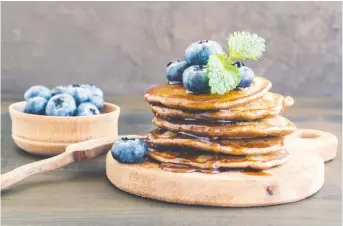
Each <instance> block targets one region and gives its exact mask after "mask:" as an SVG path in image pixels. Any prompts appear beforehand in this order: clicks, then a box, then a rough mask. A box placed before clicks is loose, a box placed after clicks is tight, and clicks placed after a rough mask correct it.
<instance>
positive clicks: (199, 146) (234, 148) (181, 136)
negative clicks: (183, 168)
mask: <svg viewBox="0 0 343 226" xmlns="http://www.w3.org/2000/svg"><path fill="white" fill-rule="evenodd" d="M148 141H149V143H150V144H152V145H155V146H159V147H169V148H175V149H178V148H190V150H193V151H198V150H199V151H207V152H216V153H223V154H230V155H261V154H267V153H271V152H277V151H280V150H282V149H283V148H284V146H283V137H266V138H258V139H256V138H252V139H244V140H238V139H236V140H227V139H211V138H207V137H197V136H194V135H191V134H185V133H174V132H171V131H168V130H165V129H155V130H153V131H151V132H150V133H149V134H148Z"/></svg>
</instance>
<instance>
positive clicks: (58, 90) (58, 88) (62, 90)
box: [51, 86, 67, 96]
mask: <svg viewBox="0 0 343 226" xmlns="http://www.w3.org/2000/svg"><path fill="white" fill-rule="evenodd" d="M66 90H67V87H65V86H56V87H55V88H53V89H52V90H51V96H55V95H57V94H62V93H66Z"/></svg>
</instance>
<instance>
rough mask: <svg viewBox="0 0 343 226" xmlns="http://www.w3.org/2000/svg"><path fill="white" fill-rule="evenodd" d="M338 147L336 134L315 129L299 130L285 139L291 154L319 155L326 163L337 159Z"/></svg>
mask: <svg viewBox="0 0 343 226" xmlns="http://www.w3.org/2000/svg"><path fill="white" fill-rule="evenodd" d="M337 145H338V139H337V137H336V136H335V135H334V134H332V133H328V132H324V131H320V130H314V129H298V130H297V131H296V132H294V133H292V134H291V135H289V136H287V137H286V139H285V146H286V148H287V150H288V151H289V152H291V153H294V152H297V151H309V152H311V153H315V154H319V156H320V157H321V158H322V159H323V160H324V161H325V162H327V161H330V160H332V159H334V158H335V157H336V154H337Z"/></svg>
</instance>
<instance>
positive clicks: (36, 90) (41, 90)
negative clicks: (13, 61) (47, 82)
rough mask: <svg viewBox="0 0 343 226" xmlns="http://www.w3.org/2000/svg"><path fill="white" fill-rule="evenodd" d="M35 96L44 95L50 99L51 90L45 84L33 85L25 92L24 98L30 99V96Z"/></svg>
mask: <svg viewBox="0 0 343 226" xmlns="http://www.w3.org/2000/svg"><path fill="white" fill-rule="evenodd" d="M33 97H43V98H45V99H47V100H49V99H50V97H51V91H50V89H49V88H47V87H45V86H39V85H37V86H32V87H30V88H29V89H28V90H27V91H26V92H25V94H24V99H25V100H26V101H28V100H29V99H30V98H33Z"/></svg>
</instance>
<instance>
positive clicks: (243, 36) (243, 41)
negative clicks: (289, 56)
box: [228, 31, 266, 60]
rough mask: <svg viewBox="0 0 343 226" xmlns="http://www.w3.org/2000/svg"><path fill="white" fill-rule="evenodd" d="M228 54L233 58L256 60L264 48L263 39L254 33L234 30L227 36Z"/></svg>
mask: <svg viewBox="0 0 343 226" xmlns="http://www.w3.org/2000/svg"><path fill="white" fill-rule="evenodd" d="M228 44H229V54H230V57H231V58H233V59H243V60H244V59H246V58H249V59H252V60H258V59H259V58H261V57H262V54H263V52H264V51H265V50H266V45H265V41H264V39H263V38H261V37H259V36H257V35H256V34H250V33H248V32H244V31H242V32H239V31H238V32H234V33H233V34H230V35H229V37H228Z"/></svg>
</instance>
